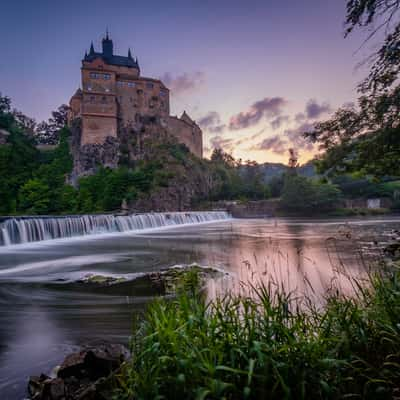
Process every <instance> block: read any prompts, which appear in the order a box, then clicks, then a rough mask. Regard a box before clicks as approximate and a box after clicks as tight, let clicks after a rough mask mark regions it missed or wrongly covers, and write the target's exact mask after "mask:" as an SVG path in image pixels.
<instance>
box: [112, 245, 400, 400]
mask: <svg viewBox="0 0 400 400" xmlns="http://www.w3.org/2000/svg"><path fill="white" fill-rule="evenodd" d="M396 249H397V250H396V252H395V254H396V258H397V259H396V260H394V261H393V262H390V265H389V262H387V263H385V264H382V265H381V267H382V269H381V270H380V271H379V272H378V273H376V274H371V275H369V280H368V282H365V281H360V280H354V281H353V285H354V288H355V290H356V295H355V296H353V297H345V296H343V295H341V294H340V293H339V291H335V290H332V292H330V293H329V294H327V296H326V306H325V307H324V309H322V310H321V309H319V308H318V307H316V306H314V305H313V304H312V302H311V301H308V299H307V298H305V299H301V300H300V299H299V298H297V297H295V296H296V294H293V293H287V292H284V291H279V290H278V291H275V289H273V288H272V287H271V286H269V285H265V284H260V285H257V284H254V286H251V290H250V293H251V296H250V297H248V296H245V297H241V296H235V295H227V296H225V297H223V298H221V299H217V300H215V301H214V302H212V303H206V301H205V300H204V297H202V296H201V294H199V293H193V292H192V293H191V294H187V293H186V294H181V295H180V296H179V297H178V299H177V300H174V301H165V300H160V301H157V302H155V303H154V304H153V305H152V306H151V307H150V309H149V310H148V312H147V313H146V315H145V318H144V320H143V321H142V322H141V324H140V326H139V329H138V330H137V331H136V332H135V333H134V336H133V339H132V352H133V353H132V354H133V356H132V359H131V361H129V362H128V363H126V364H125V365H124V367H123V368H122V370H121V372H120V374H119V382H120V383H119V387H117V388H116V389H115V393H116V397H117V398H118V399H131V398H166V399H176V398H185V399H199V398H202V399H215V398H230V399H261V398H269V399H283V398H286V399H292V398H293V399H299V398H300V399H329V398H331V399H335V398H343V397H346V398H348V397H359V398H364V399H394V398H398V396H399V395H400V367H399V365H400V364H399V363H400V261H399V259H398V257H399V256H400V254H399V252H398V251H399V249H400V244H399V243H398V244H397V247H396ZM392 255H393V253H392ZM250 284H251V283H250ZM333 289H334V288H333Z"/></svg>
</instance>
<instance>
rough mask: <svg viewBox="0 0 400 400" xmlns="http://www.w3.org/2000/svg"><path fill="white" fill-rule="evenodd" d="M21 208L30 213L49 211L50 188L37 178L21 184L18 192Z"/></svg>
mask: <svg viewBox="0 0 400 400" xmlns="http://www.w3.org/2000/svg"><path fill="white" fill-rule="evenodd" d="M18 197H19V203H20V207H21V210H23V211H25V212H28V213H30V214H46V213H48V212H49V204H50V188H49V186H48V185H46V184H45V183H43V182H42V181H40V180H39V179H30V180H28V181H27V182H26V183H25V184H24V185H22V186H21V188H20V190H19V193H18Z"/></svg>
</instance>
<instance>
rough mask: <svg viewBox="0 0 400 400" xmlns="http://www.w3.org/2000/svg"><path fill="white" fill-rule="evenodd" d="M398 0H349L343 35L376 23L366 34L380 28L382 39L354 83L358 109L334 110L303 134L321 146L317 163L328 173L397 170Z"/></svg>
mask: <svg viewBox="0 0 400 400" xmlns="http://www.w3.org/2000/svg"><path fill="white" fill-rule="evenodd" d="M399 16H400V1H399V0H349V1H348V3H347V16H346V27H347V29H346V36H347V35H348V34H350V33H351V32H352V31H353V30H354V29H355V28H356V27H358V26H360V27H368V26H370V25H371V24H373V23H378V26H377V28H376V29H374V30H373V31H372V32H371V33H370V34H369V35H368V37H367V39H366V40H369V39H370V38H371V37H372V36H374V34H375V33H376V32H377V31H378V30H380V29H382V28H385V32H386V34H385V38H384V41H383V44H382V45H381V47H380V49H379V50H378V52H377V53H375V54H373V55H372V56H371V60H372V66H371V70H370V73H369V75H368V77H367V78H366V79H365V80H364V82H363V83H362V84H361V86H360V87H359V90H360V92H361V93H362V95H361V97H360V98H359V99H358V108H355V107H347V108H341V109H339V110H338V111H337V112H336V113H335V115H334V116H333V117H332V118H331V119H330V120H328V121H325V122H321V123H318V124H316V126H315V127H314V129H313V130H312V131H310V132H305V133H304V136H305V137H306V138H308V139H310V140H311V141H313V142H316V143H318V144H319V148H320V149H321V150H323V151H324V153H323V155H322V157H319V159H318V161H317V165H318V167H319V171H320V172H328V173H330V174H331V175H335V174H338V173H339V174H340V173H349V172H354V171H360V172H362V173H364V174H372V175H374V176H376V177H378V178H381V177H383V176H385V175H400V167H399V165H398V160H399V159H400V118H399V115H400V85H399V84H398V77H399V72H400V69H399V68H400V19H399Z"/></svg>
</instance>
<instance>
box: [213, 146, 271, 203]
mask: <svg viewBox="0 0 400 400" xmlns="http://www.w3.org/2000/svg"><path fill="white" fill-rule="evenodd" d="M211 167H212V169H213V171H214V175H215V176H216V178H217V179H218V180H219V181H220V182H221V184H220V185H219V186H218V187H217V190H216V191H214V193H213V194H212V199H213V200H232V199H244V200H259V199H266V198H269V197H270V189H269V186H268V185H266V184H265V183H264V177H263V173H262V171H261V169H260V168H259V166H258V165H257V163H256V162H254V161H247V162H246V164H244V165H242V164H241V162H239V161H236V160H235V159H234V158H233V157H232V155H230V154H228V153H226V152H224V151H223V150H221V149H214V151H213V153H212V155H211Z"/></svg>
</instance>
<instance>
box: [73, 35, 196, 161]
mask: <svg viewBox="0 0 400 400" xmlns="http://www.w3.org/2000/svg"><path fill="white" fill-rule="evenodd" d="M105 41H106V42H107V43H108V45H109V43H110V40H109V39H108V38H107V39H105ZM106 45H107V44H106ZM111 46H112V44H111ZM106 50H107V49H106ZM117 64H118V65H117ZM81 77H82V89H79V90H78V91H77V92H76V93H75V95H74V96H73V97H72V98H71V101H70V112H69V118H68V119H69V123H70V125H71V124H72V121H73V120H74V119H77V118H80V119H81V121H82V131H81V136H80V145H81V146H86V145H101V144H103V143H105V141H106V140H107V139H108V138H112V139H116V140H119V139H120V138H119V136H120V135H119V130H121V129H125V128H128V130H129V131H130V132H132V134H133V135H135V132H136V134H138V133H139V132H141V131H142V130H143V129H144V125H146V124H149V123H151V124H155V125H158V126H159V127H160V131H166V132H168V134H170V135H172V136H174V137H176V138H177V139H178V141H179V142H181V143H184V144H185V145H186V146H187V147H188V148H189V149H190V151H191V152H192V153H194V154H195V155H197V156H199V157H202V154H203V152H202V147H203V146H202V132H201V130H200V128H199V127H198V126H197V125H196V124H195V123H194V121H192V120H191V119H190V118H189V117H188V116H187V114H186V113H184V114H183V115H182V117H181V118H177V117H170V115H169V113H170V100H169V90H168V88H166V87H165V85H164V84H163V83H162V82H161V81H160V80H157V79H152V78H146V77H142V76H140V70H139V66H138V64H137V60H136V61H134V59H133V58H132V56H131V55H130V52H129V55H128V57H122V56H114V55H113V54H112V50H111V55H110V54H109V52H108V53H107V54H106V52H105V47H104V44H103V53H96V52H94V50H93V47H92V48H91V52H90V53H89V56H88V55H85V58H84V59H83V60H82V68H81ZM154 131H155V132H157V129H154Z"/></svg>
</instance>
